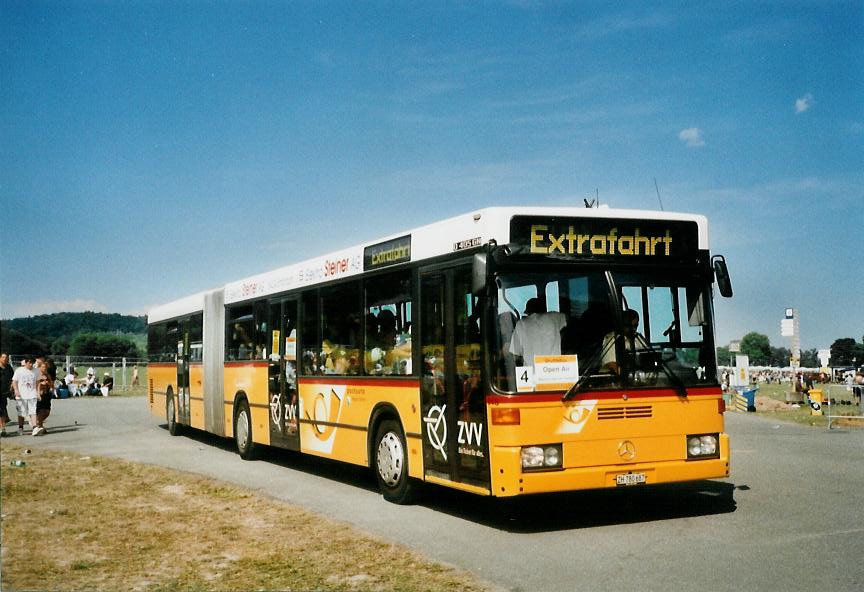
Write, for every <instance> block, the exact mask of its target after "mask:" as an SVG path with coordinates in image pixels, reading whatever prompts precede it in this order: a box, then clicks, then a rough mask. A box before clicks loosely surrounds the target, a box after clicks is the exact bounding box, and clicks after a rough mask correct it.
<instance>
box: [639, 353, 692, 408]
mask: <svg viewBox="0 0 864 592" xmlns="http://www.w3.org/2000/svg"><path fill="white" fill-rule="evenodd" d="M644 344H645V345H646V347H643V348H641V349H640V350H636V351H633V352H631V353H632V354H633V357H632V360H634V361H635V360H636V354H638V353H640V352H650V353H652V354H657V358H656V362H657V363H656V365H657V366H660V369H661V370H663V374H665V375H666V378H668V379H669V382H671V383H672V385H673V386H674V387H675V389H676V390H677V391H678V394H679V395H681V396H682V397H686V396H687V385H685V384H684V381H683V380H681V377H680V376H678V375H677V374H675V372H674V371H673V370H672V368H670V367H669V364H668V363H667V362H666V361H665V360H664V359H663V350H660V349H657V348H656V347H654V346H652V345H651V344H650V343H648V342H647V341H645V342H644ZM634 366H636V364H634ZM636 369H637V368H632V369H628V370H629V371H628V374H630V372H632V371H635V370H636Z"/></svg>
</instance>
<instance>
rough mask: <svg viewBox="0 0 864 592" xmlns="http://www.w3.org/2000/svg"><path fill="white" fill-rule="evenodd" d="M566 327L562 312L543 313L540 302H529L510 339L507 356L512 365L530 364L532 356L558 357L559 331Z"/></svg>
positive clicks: (539, 300)
mask: <svg viewBox="0 0 864 592" xmlns="http://www.w3.org/2000/svg"><path fill="white" fill-rule="evenodd" d="M566 326H567V316H566V315H565V314H564V313H562V312H547V311H546V305H545V303H544V302H543V301H542V300H541V299H540V298H530V299H529V300H528V302H526V304H525V315H524V316H523V317H522V318H521V319H519V322H518V323H516V326H515V327H514V329H513V336H512V337H511V339H510V353H511V354H513V356H514V357H515V358H516V364H517V365H519V366H523V365H525V364H533V363H534V357H535V356H557V355H561V330H562V329H564V327H566Z"/></svg>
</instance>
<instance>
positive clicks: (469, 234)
mask: <svg viewBox="0 0 864 592" xmlns="http://www.w3.org/2000/svg"><path fill="white" fill-rule="evenodd" d="M514 216H549V217H572V218H595V219H602V218H623V219H634V220H680V221H692V222H695V223H696V225H697V227H698V235H699V248H700V249H707V248H708V222H707V219H706V218H705V217H704V216H701V215H698V214H684V213H676V212H657V211H652V210H624V209H614V208H607V207H599V208H584V207H492V208H485V209H480V210H475V211H473V212H469V213H466V214H462V215H459V216H455V217H453V218H449V219H446V220H442V221H440V222H435V223H433V224H429V225H426V226H421V227H419V228H415V229H413V230H407V231H404V232H399V233H395V234H391V235H388V236H385V237H383V238H380V239H377V240H374V241H369V242H366V243H362V244H359V245H356V246H353V247H349V248H346V249H342V250H339V251H335V252H332V253H328V254H326V255H322V256H320V257H314V258H312V259H307V260H305V261H301V262H299V263H294V264H291V265H287V266H285V267H280V268H278V269H274V270H272V271H268V272H266V273H262V274H258V275H254V276H251V277H247V278H244V279H242V280H238V281H235V282H231V283H228V284H226V285H225V286H224V290H225V304H231V303H235V302H242V301H245V300H250V299H253V298H259V297H263V296H268V295H271V294H278V293H280V292H285V291H287V290H291V289H295V288H300V287H305V286H311V285H314V284H318V283H323V282H328V281H332V280H335V279H340V278H345V277H351V276H354V275H359V274H361V273H363V271H364V269H365V270H367V271H368V270H369V269H370V267H372V268H375V266H376V259H377V261H378V264H379V266H380V267H382V268H383V267H387V266H389V265H395V264H397V263H399V262H401V261H400V257H401V255H402V254H403V253H407V254H408V258H406V259H403V260H404V261H405V262H407V261H409V260H410V261H414V262H416V261H422V260H424V259H431V258H433V257H439V256H442V255H447V254H450V253H455V252H458V251H460V250H467V249H471V248H474V247H477V246H480V245H483V244H485V243H487V242H489V241H490V240H493V239H494V240H495V241H497V242H498V243H499V244H505V243H507V242H508V241H509V240H510V220H511V218H513V217H514ZM406 249H407V250H406ZM220 289H221V288H220ZM211 291H212V290H211ZM211 291H207V292H201V293H198V294H195V295H192V296H187V297H186V298H182V299H180V300H176V301H174V302H171V303H168V304H165V305H162V306H159V307H156V308H154V309H153V310H151V311H150V313H149V315H148V318H149V321H150V322H156V321H160V320H167V319H170V318H173V317H177V316H182V315H184V314H189V313H192V312H196V311H200V310H203V306H204V295H205V294H207V293H208V292H211Z"/></svg>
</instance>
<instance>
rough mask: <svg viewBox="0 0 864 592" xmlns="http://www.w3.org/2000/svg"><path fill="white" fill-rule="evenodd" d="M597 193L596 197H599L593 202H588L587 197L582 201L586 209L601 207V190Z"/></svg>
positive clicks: (597, 190)
mask: <svg viewBox="0 0 864 592" xmlns="http://www.w3.org/2000/svg"><path fill="white" fill-rule="evenodd" d="M595 191H596V195H597V197H596V198H594V199H592V200H591V201H588V198H587V197H586V198H584V199H582V201H583V202H585V207H586V208H593V207H594V206H599V205H600V190H599V189H595Z"/></svg>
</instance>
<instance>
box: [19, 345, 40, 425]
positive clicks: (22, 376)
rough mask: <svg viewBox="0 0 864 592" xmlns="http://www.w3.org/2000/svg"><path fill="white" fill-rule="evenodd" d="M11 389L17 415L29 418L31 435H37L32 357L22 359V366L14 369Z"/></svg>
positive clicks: (34, 375)
mask: <svg viewBox="0 0 864 592" xmlns="http://www.w3.org/2000/svg"><path fill="white" fill-rule="evenodd" d="M12 389H13V390H14V391H15V403H16V404H17V405H18V415H19V416H20V417H25V416H26V417H29V418H30V427H31V428H32V429H33V435H34V436H38V435H39V433H40V431H41V430H40V428H39V422H38V419H37V418H36V402H37V400H38V393H37V391H36V373H35V372H34V371H33V358H27V359H26V360H24V365H23V366H19V367H18V368H16V369H15V374H14V375H13V376H12Z"/></svg>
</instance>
